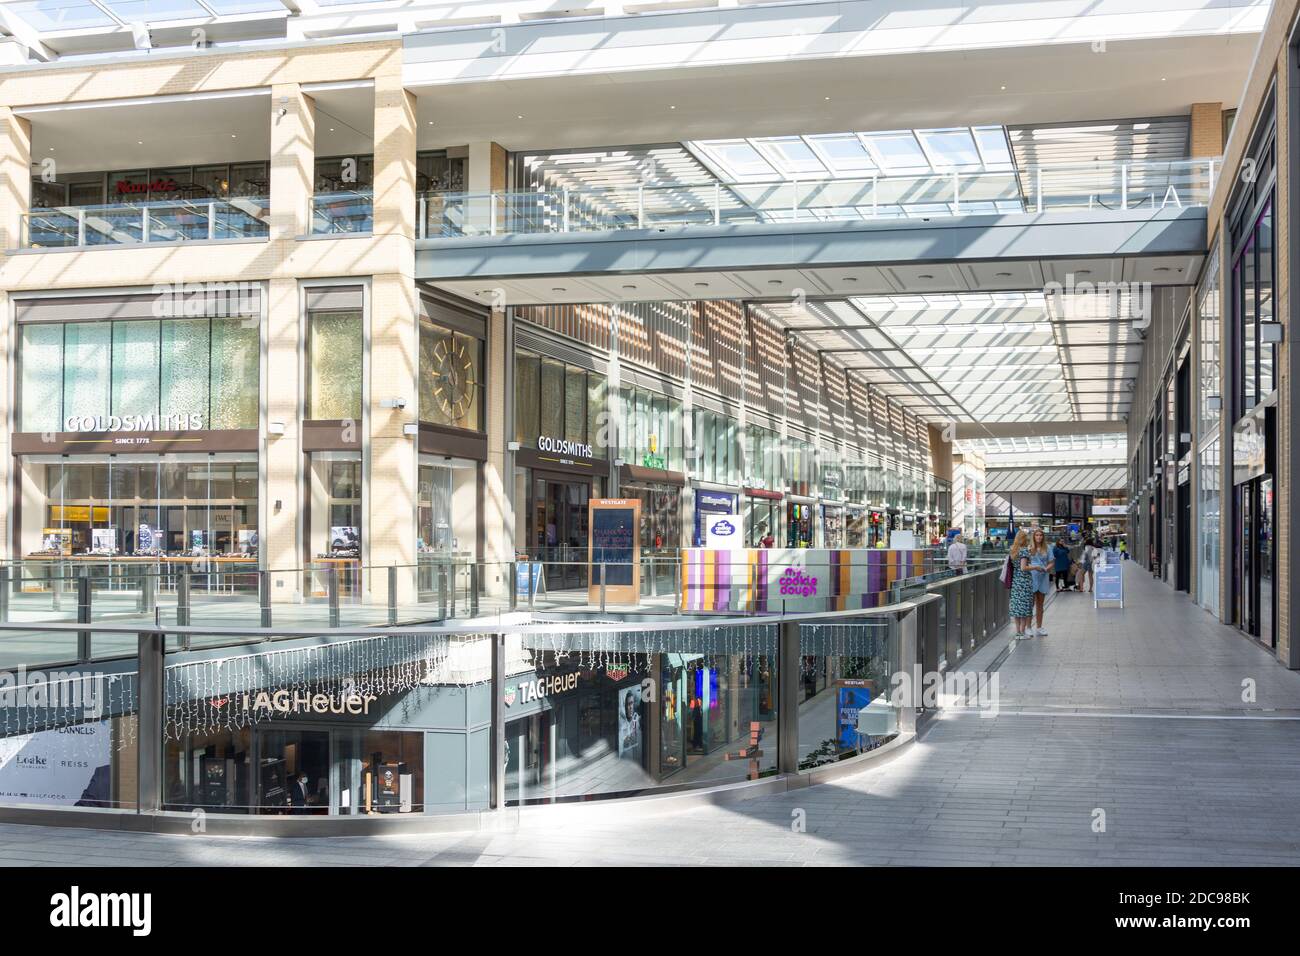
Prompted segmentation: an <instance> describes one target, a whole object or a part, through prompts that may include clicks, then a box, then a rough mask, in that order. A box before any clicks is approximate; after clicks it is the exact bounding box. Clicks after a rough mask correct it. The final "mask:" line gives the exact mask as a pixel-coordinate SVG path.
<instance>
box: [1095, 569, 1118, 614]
mask: <svg viewBox="0 0 1300 956" xmlns="http://www.w3.org/2000/svg"><path fill="white" fill-rule="evenodd" d="M1092 599H1093V603H1095V604H1100V603H1101V602H1102V601H1114V602H1115V603H1117V604H1120V605H1122V604H1123V603H1124V566H1123V565H1122V564H1119V563H1118V562H1117V563H1115V564H1104V565H1102V566H1101V567H1099V568H1095V569H1094V570H1093V596H1092Z"/></svg>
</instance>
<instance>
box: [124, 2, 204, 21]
mask: <svg viewBox="0 0 1300 956" xmlns="http://www.w3.org/2000/svg"><path fill="white" fill-rule="evenodd" d="M101 2H102V3H103V4H104V6H106V7H108V9H110V10H112V11H113V13H114V14H116V15H117V17H118V18H119V19H121V20H124V21H126V22H127V23H156V22H158V21H159V20H184V19H189V18H191V17H206V16H209V14H208V11H207V10H204V9H203V7H201V6H199V4H198V3H196V2H195V0H101Z"/></svg>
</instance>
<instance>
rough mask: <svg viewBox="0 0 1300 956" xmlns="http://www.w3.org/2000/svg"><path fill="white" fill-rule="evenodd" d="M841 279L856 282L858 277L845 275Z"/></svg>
mask: <svg viewBox="0 0 1300 956" xmlns="http://www.w3.org/2000/svg"><path fill="white" fill-rule="evenodd" d="M843 281H845V282H857V281H858V277H857V276H845V277H844V280H843Z"/></svg>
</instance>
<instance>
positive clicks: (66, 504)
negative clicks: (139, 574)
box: [11, 286, 263, 568]
mask: <svg viewBox="0 0 1300 956" xmlns="http://www.w3.org/2000/svg"><path fill="white" fill-rule="evenodd" d="M262 307H263V302H262V295H261V290H260V288H259V287H257V286H249V287H246V286H237V287H232V288H230V289H220V290H216V291H213V290H206V291H204V292H202V293H200V294H197V295H191V296H188V297H184V296H180V295H175V296H173V295H168V294H162V295H159V294H114V295H102V294H94V295H80V296H62V297H40V298H29V299H19V300H17V301H16V303H15V319H16V321H17V356H16V370H17V374H16V382H17V389H16V395H15V402H16V409H15V415H14V421H15V425H16V430H15V433H14V435H13V440H12V443H11V448H12V452H13V454H14V455H15V456H16V465H17V467H16V468H15V480H14V484H13V489H12V493H13V513H14V515H15V518H14V522H13V527H14V530H15V535H14V537H15V540H14V546H13V550H14V554H15V556H21V557H24V558H26V559H28V560H29V562H30V563H31V565H32V566H33V567H34V568H37V567H39V566H40V564H41V562H47V563H55V562H67V561H76V562H84V563H89V564H95V563H102V562H105V561H107V560H110V559H111V560H113V561H114V562H116V563H118V564H119V565H120V564H122V563H124V562H130V561H133V560H134V561H141V562H150V563H154V562H157V561H159V560H166V559H168V558H173V557H181V556H184V557H187V558H193V557H196V556H202V557H205V558H209V559H211V560H212V561H214V562H222V563H229V564H231V565H232V566H235V565H240V564H252V565H254V566H255V565H256V562H257V554H258V545H259V516H258V463H257V450H258V438H259V431H258V395H259V388H258V384H259V355H260V337H259V336H260V332H259V330H260V327H261V314H262Z"/></svg>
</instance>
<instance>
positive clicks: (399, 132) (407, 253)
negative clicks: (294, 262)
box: [362, 62, 420, 604]
mask: <svg viewBox="0 0 1300 956" xmlns="http://www.w3.org/2000/svg"><path fill="white" fill-rule="evenodd" d="M415 124H416V119H415V97H414V96H412V95H411V94H410V93H409V92H407V90H406V89H405V88H404V87H403V86H402V76H401V71H400V62H397V63H395V66H394V68H393V69H391V70H389V69H386V70H385V71H384V72H382V73H381V74H380V75H378V76H376V78H375V187H374V192H375V220H374V234H375V241H376V242H380V243H383V244H384V248H385V249H386V250H387V253H388V254H387V255H386V256H385V259H386V261H387V262H388V263H389V264H390V265H391V270H390V271H388V272H385V273H382V274H378V275H375V276H374V277H373V278H372V280H371V287H370V316H369V323H370V369H369V375H368V381H369V383H370V388H369V394H368V395H366V399H365V400H366V403H367V405H366V408H367V415H366V419H367V428H368V434H367V445H368V448H367V454H366V466H365V474H366V479H367V481H366V488H367V493H366V495H365V498H364V501H365V513H366V529H365V530H364V532H363V538H364V541H365V543H364V548H365V550H364V552H363V555H362V560H363V563H365V564H367V565H369V566H371V567H372V568H374V569H376V570H374V571H372V573H371V575H370V578H369V580H367V581H366V582H365V587H366V589H367V590H368V591H369V592H370V594H371V597H372V598H373V600H374V601H375V602H376V603H382V602H384V601H386V600H387V599H388V576H387V573H386V572H382V571H380V570H379V569H381V568H383V567H385V566H388V565H397V566H398V567H399V571H398V574H397V582H398V594H397V601H398V603H399V604H403V603H409V602H411V601H413V600H414V596H415V581H416V576H415V569H414V565H415V563H416V552H415V538H416V528H415V518H416V485H417V482H416V479H417V461H418V451H417V449H418V439H417V438H416V437H415V436H411V435H406V434H404V433H403V426H405V425H406V424H408V423H410V422H416V421H418V420H419V401H418V399H419V371H420V369H419V312H418V307H419V301H418V298H417V296H416V293H415ZM394 398H402V399H405V401H406V407H405V408H386V407H384V404H383V403H384V402H386V401H387V400H390V399H394Z"/></svg>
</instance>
